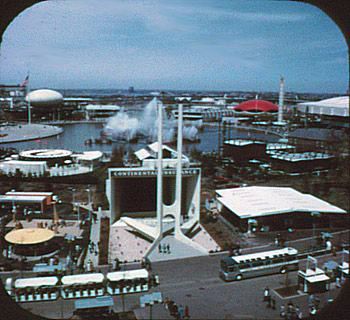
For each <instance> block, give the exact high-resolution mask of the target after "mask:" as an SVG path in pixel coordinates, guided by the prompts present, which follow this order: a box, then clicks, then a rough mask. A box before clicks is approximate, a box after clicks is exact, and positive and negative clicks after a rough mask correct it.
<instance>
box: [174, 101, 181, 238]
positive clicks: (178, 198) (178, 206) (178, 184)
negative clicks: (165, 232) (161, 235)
mask: <svg viewBox="0 0 350 320" xmlns="http://www.w3.org/2000/svg"><path fill="white" fill-rule="evenodd" d="M177 114H178V117H177V123H178V126H177V166H176V191H175V199H176V200H175V202H176V212H175V236H176V235H179V233H180V232H181V228H180V225H181V193H182V122H183V112H182V104H179V109H178V113H177Z"/></svg>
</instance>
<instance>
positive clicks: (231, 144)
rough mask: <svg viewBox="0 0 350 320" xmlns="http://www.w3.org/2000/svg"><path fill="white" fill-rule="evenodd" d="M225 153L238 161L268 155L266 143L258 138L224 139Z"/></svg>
mask: <svg viewBox="0 0 350 320" xmlns="http://www.w3.org/2000/svg"><path fill="white" fill-rule="evenodd" d="M223 155H224V156H225V157H229V158H231V159H233V160H234V161H235V162H237V163H245V162H248V161H249V160H252V159H263V158H265V155H266V143H265V142H262V141H258V140H245V139H231V140H226V141H224V151H223Z"/></svg>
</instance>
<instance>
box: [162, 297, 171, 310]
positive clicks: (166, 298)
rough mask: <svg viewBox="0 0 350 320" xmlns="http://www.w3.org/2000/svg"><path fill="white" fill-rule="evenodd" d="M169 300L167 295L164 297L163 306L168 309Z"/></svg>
mask: <svg viewBox="0 0 350 320" xmlns="http://www.w3.org/2000/svg"><path fill="white" fill-rule="evenodd" d="M169 302H170V299H169V298H168V297H165V299H164V302H163V303H164V307H165V309H167V310H169Z"/></svg>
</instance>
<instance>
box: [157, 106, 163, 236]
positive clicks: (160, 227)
mask: <svg viewBox="0 0 350 320" xmlns="http://www.w3.org/2000/svg"><path fill="white" fill-rule="evenodd" d="M157 106H158V159H157V222H158V236H159V237H162V235H163V142H162V141H163V106H162V104H161V103H159V102H157Z"/></svg>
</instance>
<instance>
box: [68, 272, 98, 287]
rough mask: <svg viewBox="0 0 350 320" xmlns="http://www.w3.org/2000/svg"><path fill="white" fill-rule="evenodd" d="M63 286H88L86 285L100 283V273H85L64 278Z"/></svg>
mask: <svg viewBox="0 0 350 320" xmlns="http://www.w3.org/2000/svg"><path fill="white" fill-rule="evenodd" d="M61 281H62V284H63V285H75V284H88V283H102V281H103V274H102V273H86V274H77V275H72V276H64V277H63V278H62V280H61Z"/></svg>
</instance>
